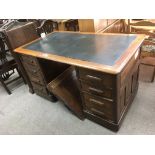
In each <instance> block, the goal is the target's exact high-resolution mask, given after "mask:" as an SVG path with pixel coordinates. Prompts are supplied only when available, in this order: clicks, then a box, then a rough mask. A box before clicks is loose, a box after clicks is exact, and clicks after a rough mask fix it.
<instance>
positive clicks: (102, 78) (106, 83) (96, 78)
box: [79, 68, 114, 89]
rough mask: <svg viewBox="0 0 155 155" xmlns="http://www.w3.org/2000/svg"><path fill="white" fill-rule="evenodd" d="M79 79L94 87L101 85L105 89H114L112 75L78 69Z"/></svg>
mask: <svg viewBox="0 0 155 155" xmlns="http://www.w3.org/2000/svg"><path fill="white" fill-rule="evenodd" d="M79 78H80V79H82V80H84V81H86V82H89V83H94V84H95V85H102V86H103V87H105V88H110V89H113V87H114V75H110V74H106V73H102V72H98V71H94V70H89V69H84V68H79Z"/></svg>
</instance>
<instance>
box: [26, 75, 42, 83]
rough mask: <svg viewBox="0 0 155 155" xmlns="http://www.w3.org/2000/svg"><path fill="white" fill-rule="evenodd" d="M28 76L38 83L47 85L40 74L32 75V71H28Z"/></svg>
mask: <svg viewBox="0 0 155 155" xmlns="http://www.w3.org/2000/svg"><path fill="white" fill-rule="evenodd" d="M28 76H29V78H30V80H31V82H35V83H37V84H40V85H45V82H44V81H43V78H42V77H41V76H40V77H39V76H34V75H31V74H30V73H28Z"/></svg>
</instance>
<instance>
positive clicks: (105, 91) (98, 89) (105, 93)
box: [81, 82, 113, 99]
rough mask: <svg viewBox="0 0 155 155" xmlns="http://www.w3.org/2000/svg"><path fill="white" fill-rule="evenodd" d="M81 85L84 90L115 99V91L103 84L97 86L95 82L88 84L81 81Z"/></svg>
mask: <svg viewBox="0 0 155 155" xmlns="http://www.w3.org/2000/svg"><path fill="white" fill-rule="evenodd" d="M81 87H82V90H83V91H84V92H88V93H91V94H94V95H99V96H102V97H105V98H108V99H113V91H112V90H109V89H104V88H102V87H101V86H100V87H96V86H94V84H86V83H84V82H81Z"/></svg>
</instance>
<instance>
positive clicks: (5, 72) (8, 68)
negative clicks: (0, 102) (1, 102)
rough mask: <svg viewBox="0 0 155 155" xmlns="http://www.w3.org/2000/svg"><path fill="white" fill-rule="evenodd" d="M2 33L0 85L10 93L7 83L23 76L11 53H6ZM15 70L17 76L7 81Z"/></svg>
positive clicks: (0, 40) (0, 42) (0, 44)
mask: <svg viewBox="0 0 155 155" xmlns="http://www.w3.org/2000/svg"><path fill="white" fill-rule="evenodd" d="M0 33H1V32H0ZM2 35H3V34H2V33H1V38H0V82H1V84H2V86H3V87H4V88H5V90H6V91H7V93H8V94H11V91H10V89H9V87H8V85H9V84H10V83H12V82H14V81H16V80H18V79H20V78H23V77H22V75H21V73H20V71H19V69H18V66H17V63H16V61H15V59H14V58H13V57H12V55H11V53H10V54H8V53H7V51H6V49H5V44H4V42H5V38H4V37H2ZM3 36H4V35H3ZM15 70H16V71H17V73H18V74H19V76H18V77H16V78H14V79H12V80H10V81H8V82H7V80H8V79H9V78H10V77H11V75H13V74H14V73H15ZM23 80H24V78H23ZM24 82H25V81H24Z"/></svg>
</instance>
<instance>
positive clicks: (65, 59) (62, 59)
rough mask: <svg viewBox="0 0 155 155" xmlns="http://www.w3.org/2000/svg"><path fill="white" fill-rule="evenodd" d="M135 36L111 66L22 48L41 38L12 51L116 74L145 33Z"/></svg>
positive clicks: (136, 47) (140, 42)
mask: <svg viewBox="0 0 155 155" xmlns="http://www.w3.org/2000/svg"><path fill="white" fill-rule="evenodd" d="M61 32H66V31H61ZM52 33H54V32H52ZM67 33H77V32H67ZM78 33H79V32H78ZM80 33H82V34H94V33H86V32H84V33H83V32H80ZM50 34H51V33H50ZM50 34H48V35H50ZM95 34H96V33H95ZM97 34H98V33H97ZM99 34H100V33H99ZM105 34H106V33H104V34H100V35H105ZM106 35H127V34H109V33H107V34H106ZM132 35H133V34H129V36H132ZM134 35H135V34H134ZM136 36H137V38H136V39H135V40H134V41H133V42H132V43H131V45H130V46H129V47H128V49H127V50H126V52H124V54H123V55H122V56H121V57H120V58H119V60H118V61H116V63H115V65H113V66H108V65H103V64H98V63H94V62H89V61H84V60H79V59H73V58H69V57H64V56H58V55H54V54H48V53H42V52H40V51H32V50H28V49H24V48H23V47H24V46H26V45H29V44H31V43H33V42H35V41H37V40H40V39H42V38H39V39H36V40H34V41H32V42H30V43H28V44H25V45H23V46H21V47H18V48H16V49H15V50H14V52H17V53H20V54H26V55H31V56H34V57H38V58H43V59H47V60H52V61H56V62H60V63H65V64H69V65H74V66H78V67H83V68H88V69H93V70H97V71H102V72H106V73H111V74H118V73H120V72H121V71H122V69H123V67H124V66H125V65H126V64H127V63H128V61H129V60H130V58H131V57H132V56H133V55H134V54H135V52H136V50H137V49H138V48H139V47H140V45H141V44H142V42H143V41H144V39H145V35H141V34H138V35H136Z"/></svg>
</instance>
